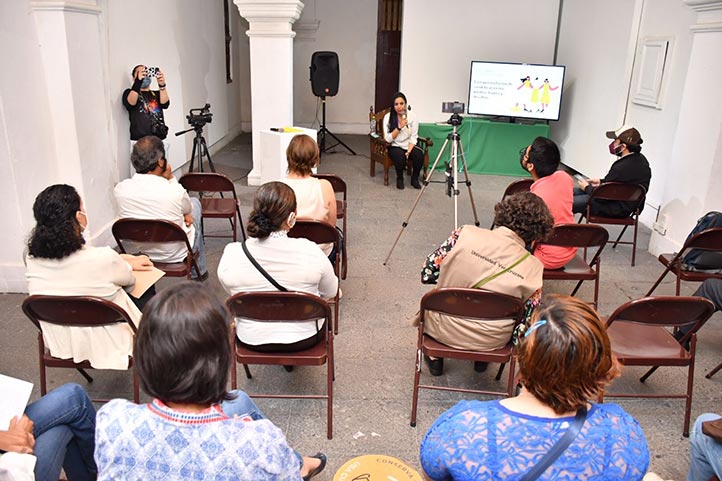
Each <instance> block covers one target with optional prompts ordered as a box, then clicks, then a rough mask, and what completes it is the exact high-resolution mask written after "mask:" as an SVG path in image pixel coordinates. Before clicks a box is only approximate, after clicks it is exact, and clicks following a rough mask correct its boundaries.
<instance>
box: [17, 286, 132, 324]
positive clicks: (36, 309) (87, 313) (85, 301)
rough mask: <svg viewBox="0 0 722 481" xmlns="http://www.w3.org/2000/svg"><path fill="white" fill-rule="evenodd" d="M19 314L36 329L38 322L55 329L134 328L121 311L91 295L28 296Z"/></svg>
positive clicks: (119, 308)
mask: <svg viewBox="0 0 722 481" xmlns="http://www.w3.org/2000/svg"><path fill="white" fill-rule="evenodd" d="M22 309H23V312H24V313H25V315H26V316H28V318H29V319H30V320H31V321H32V322H33V324H35V326H36V327H37V328H38V329H40V321H44V322H48V323H51V324H57V325H59V326H83V327H93V326H107V325H110V324H118V323H127V324H128V325H129V326H130V328H131V329H132V330H133V332H135V325H134V324H133V321H132V320H131V319H130V317H129V316H128V313H127V312H125V310H124V309H123V308H122V307H120V306H118V305H116V304H115V303H113V302H111V301H108V300H105V299H101V298H98V297H92V296H45V295H33V296H28V297H27V298H25V300H24V301H23V305H22Z"/></svg>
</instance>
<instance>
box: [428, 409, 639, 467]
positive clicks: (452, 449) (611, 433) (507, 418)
mask: <svg viewBox="0 0 722 481" xmlns="http://www.w3.org/2000/svg"><path fill="white" fill-rule="evenodd" d="M573 420H574V417H573V416H572V417H568V418H540V417H535V416H528V415H525V414H520V413H516V412H513V411H510V410H508V409H506V408H505V407H504V406H502V405H501V403H500V402H499V401H489V402H481V401H461V402H460V403H459V404H457V405H456V406H454V407H453V408H451V409H449V410H448V411H446V412H445V413H444V414H442V415H441V416H440V417H439V418H438V419H437V420H436V421H435V422H434V424H433V425H432V426H431V428H430V429H429V432H428V433H426V436H425V437H424V439H423V441H422V442H421V466H422V467H423V468H424V471H426V474H427V475H428V476H429V477H430V478H431V479H433V480H434V481H442V480H453V481H472V480H473V481H481V480H492V479H504V480H518V479H520V478H521V477H522V476H523V475H524V474H525V473H526V472H527V471H529V470H530V469H531V468H532V467H533V466H534V465H535V464H537V463H538V462H539V460H540V459H541V458H542V457H543V456H544V454H546V453H547V452H548V451H549V450H550V449H551V447H552V446H553V445H554V444H555V443H556V442H557V441H558V440H559V439H560V438H561V437H562V436H563V435H564V433H565V432H566V430H567V428H568V427H569V425H570V423H571V422H572V421H573ZM648 466H649V449H648V448H647V441H646V440H645V438H644V433H643V432H642V428H641V427H640V426H639V424H638V423H637V421H636V420H635V419H634V418H633V417H631V416H630V415H629V414H627V413H626V412H624V411H623V410H622V408H621V407H619V406H618V405H616V404H592V408H591V409H590V410H589V414H588V415H587V420H586V422H585V423H584V427H583V428H582V430H581V432H580V433H579V436H577V438H576V440H575V441H574V442H573V443H572V444H571V446H569V448H568V449H567V450H566V451H565V452H564V453H563V454H562V455H561V456H560V457H559V458H558V459H557V460H556V461H555V462H554V464H552V465H551V466H550V467H549V468H547V470H546V472H545V473H544V474H543V475H542V476H541V477H540V478H539V479H540V480H556V481H565V480H579V479H585V480H598V481H601V480H630V481H631V480H641V479H642V478H643V477H644V474H645V473H646V472H647V467H648Z"/></svg>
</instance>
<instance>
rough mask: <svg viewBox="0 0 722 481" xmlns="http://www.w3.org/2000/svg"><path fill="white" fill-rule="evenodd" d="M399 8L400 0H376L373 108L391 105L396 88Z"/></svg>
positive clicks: (399, 42)
mask: <svg viewBox="0 0 722 481" xmlns="http://www.w3.org/2000/svg"><path fill="white" fill-rule="evenodd" d="M402 11H403V0H379V4H378V26H377V30H376V86H375V94H374V112H378V111H379V110H383V109H386V108H388V107H391V96H392V95H393V94H394V93H396V92H398V90H399V70H400V64H401V19H402Z"/></svg>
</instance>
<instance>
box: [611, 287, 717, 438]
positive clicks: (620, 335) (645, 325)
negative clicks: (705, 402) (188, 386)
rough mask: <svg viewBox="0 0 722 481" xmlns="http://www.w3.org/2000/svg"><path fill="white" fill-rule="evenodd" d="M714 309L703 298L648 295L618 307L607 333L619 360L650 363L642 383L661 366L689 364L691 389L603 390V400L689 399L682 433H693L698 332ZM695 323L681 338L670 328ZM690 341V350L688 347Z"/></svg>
mask: <svg viewBox="0 0 722 481" xmlns="http://www.w3.org/2000/svg"><path fill="white" fill-rule="evenodd" d="M714 310H715V306H714V304H712V302H711V301H709V300H708V299H705V298H703V297H674V296H658V297H645V298H642V299H637V300H634V301H629V302H627V303H625V304H623V305H622V306H620V307H619V308H617V309H616V310H615V311H614V313H612V315H611V316H609V319H608V320H607V333H608V334H609V338H610V341H611V344H612V351H613V352H614V355H615V357H616V358H617V359H618V360H619V362H621V363H622V364H624V365H625V366H650V367H651V369H650V370H648V371H647V372H646V373H645V374H644V375H643V376H642V377H641V378H640V379H639V380H640V382H645V381H646V380H647V379H648V378H649V377H650V376H651V375H652V373H653V372H654V371H655V370H656V369H657V368H658V367H660V366H681V367H687V390H686V392H685V393H683V394H679V393H673V394H643V393H639V394H637V393H635V394H627V393H624V394H618V393H611V394H610V393H600V396H599V398H600V401H601V400H602V399H603V398H604V397H605V396H606V397H641V398H682V399H685V401H686V403H685V410H684V428H683V431H682V434H683V435H684V436H689V424H690V414H691V410H692V393H693V387H694V386H693V385H694V361H695V356H696V349H697V331H698V330H699V329H700V328H701V327H702V326H703V325H704V323H705V322H707V319H709V318H710V316H712V314H713V313H714ZM692 323H694V325H693V327H692V329H690V330H689V332H688V333H687V334H686V335H685V336H684V337H682V338H681V339H680V340H679V341H677V340H676V339H675V338H674V336H672V334H671V333H670V331H669V330H668V329H669V328H679V327H682V326H684V325H687V324H692ZM687 342H689V349H686V348H685V347H684V346H685V345H686V344H687Z"/></svg>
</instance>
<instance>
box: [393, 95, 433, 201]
mask: <svg viewBox="0 0 722 481" xmlns="http://www.w3.org/2000/svg"><path fill="white" fill-rule="evenodd" d="M392 107H393V108H392V109H391V111H390V112H389V113H388V114H386V115H385V116H384V121H383V127H384V139H385V140H386V142H388V143H390V144H391V145H389V157H391V159H392V160H393V161H394V167H396V188H397V189H403V188H404V169H406V161H407V160H408V159H411V166H412V171H411V186H412V187H413V188H414V189H420V188H421V184H419V173H420V172H421V167H422V166H423V164H424V152H423V151H422V150H421V149H420V148H418V149H416V148H414V147H416V144H417V142H418V138H419V135H418V134H419V124H418V122H417V121H416V116H415V115H414V114H412V113H411V110H410V108H409V106H408V103H407V102H406V96H405V95H404V94H402V93H401V92H397V93H395V94H394V101H393V105H392Z"/></svg>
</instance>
